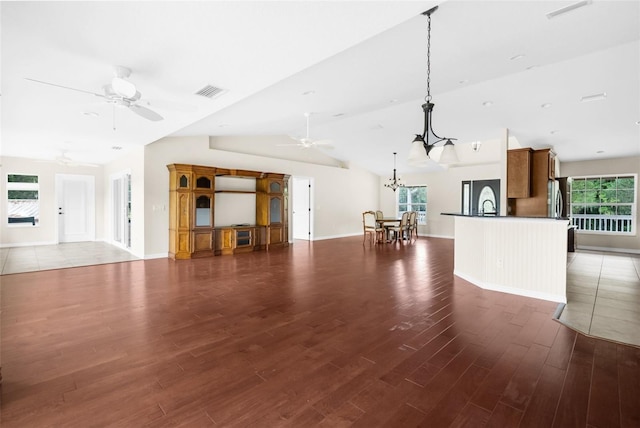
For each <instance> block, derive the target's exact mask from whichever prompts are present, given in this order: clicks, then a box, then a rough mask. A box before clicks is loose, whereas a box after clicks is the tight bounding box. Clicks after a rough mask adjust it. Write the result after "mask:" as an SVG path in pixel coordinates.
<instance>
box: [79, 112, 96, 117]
mask: <svg viewBox="0 0 640 428" xmlns="http://www.w3.org/2000/svg"><path fill="white" fill-rule="evenodd" d="M82 114H83V115H85V116H89V117H98V116H100V115H99V114H98V113H96V112H95V111H83V112H82Z"/></svg>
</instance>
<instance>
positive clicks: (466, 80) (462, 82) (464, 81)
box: [458, 79, 469, 85]
mask: <svg viewBox="0 0 640 428" xmlns="http://www.w3.org/2000/svg"><path fill="white" fill-rule="evenodd" d="M458 83H460V84H461V85H464V84H465V83H469V79H462V80H459V81H458Z"/></svg>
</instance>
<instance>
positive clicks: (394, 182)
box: [384, 152, 404, 192]
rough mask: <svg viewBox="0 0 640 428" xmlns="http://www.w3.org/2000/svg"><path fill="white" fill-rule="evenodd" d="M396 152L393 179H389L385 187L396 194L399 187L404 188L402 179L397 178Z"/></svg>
mask: <svg viewBox="0 0 640 428" xmlns="http://www.w3.org/2000/svg"><path fill="white" fill-rule="evenodd" d="M396 154H397V153H396V152H393V178H390V179H389V182H388V183H384V187H388V188H389V189H391V190H393V191H394V192H395V191H396V190H397V189H398V187H404V183H403V182H402V179H401V178H400V177H397V178H396Z"/></svg>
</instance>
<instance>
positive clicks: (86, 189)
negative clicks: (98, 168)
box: [56, 174, 96, 242]
mask: <svg viewBox="0 0 640 428" xmlns="http://www.w3.org/2000/svg"><path fill="white" fill-rule="evenodd" d="M56 194H57V195H56V196H57V200H58V242H81V241H95V239H96V220H95V211H96V208H95V177H93V176H92V175H71V174H56Z"/></svg>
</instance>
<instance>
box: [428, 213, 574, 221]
mask: <svg viewBox="0 0 640 428" xmlns="http://www.w3.org/2000/svg"><path fill="white" fill-rule="evenodd" d="M440 215H450V216H454V217H478V218H526V219H535V220H569V218H568V217H530V216H514V215H495V214H484V215H481V214H462V213H440Z"/></svg>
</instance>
